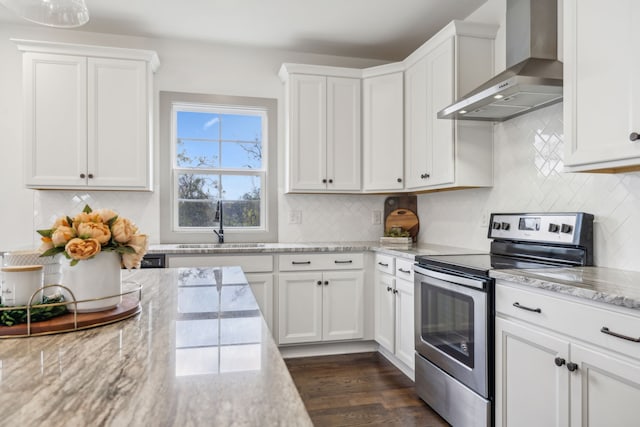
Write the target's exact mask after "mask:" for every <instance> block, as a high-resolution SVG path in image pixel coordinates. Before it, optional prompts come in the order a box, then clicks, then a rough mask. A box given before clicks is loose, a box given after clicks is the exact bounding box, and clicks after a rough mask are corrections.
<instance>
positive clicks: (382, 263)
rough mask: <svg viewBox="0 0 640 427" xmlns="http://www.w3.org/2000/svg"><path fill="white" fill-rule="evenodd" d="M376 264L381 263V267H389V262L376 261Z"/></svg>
mask: <svg viewBox="0 0 640 427" xmlns="http://www.w3.org/2000/svg"><path fill="white" fill-rule="evenodd" d="M378 265H381V266H383V267H389V264H385V263H384V262H378Z"/></svg>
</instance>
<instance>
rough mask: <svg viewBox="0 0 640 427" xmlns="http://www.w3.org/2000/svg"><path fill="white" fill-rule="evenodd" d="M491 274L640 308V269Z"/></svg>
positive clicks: (583, 268) (508, 271) (575, 268)
mask: <svg viewBox="0 0 640 427" xmlns="http://www.w3.org/2000/svg"><path fill="white" fill-rule="evenodd" d="M489 275H490V276H491V277H494V278H496V279H502V280H507V281H510V282H514V283H517V284H520V285H524V286H530V287H533V288H538V289H544V290H547V291H552V292H557V293H559V294H564V295H570V296H573V297H577V298H581V299H587V300H590V301H596V302H600V303H604V304H609V305H614V306H618V307H625V308H631V309H635V310H640V272H636V271H629V270H619V269H614V268H604V267H574V268H539V269H530V270H491V271H490V272H489ZM639 314H640V313H639Z"/></svg>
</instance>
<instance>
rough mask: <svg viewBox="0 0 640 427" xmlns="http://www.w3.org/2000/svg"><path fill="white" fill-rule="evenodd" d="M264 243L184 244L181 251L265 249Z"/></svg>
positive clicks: (180, 246) (180, 245)
mask: <svg viewBox="0 0 640 427" xmlns="http://www.w3.org/2000/svg"><path fill="white" fill-rule="evenodd" d="M264 245H265V244H264V243H182V244H179V245H177V246H178V248H180V249H217V248H264Z"/></svg>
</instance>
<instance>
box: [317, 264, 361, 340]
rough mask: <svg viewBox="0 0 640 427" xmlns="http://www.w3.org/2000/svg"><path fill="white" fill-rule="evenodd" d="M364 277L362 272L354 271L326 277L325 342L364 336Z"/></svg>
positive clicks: (324, 296)
mask: <svg viewBox="0 0 640 427" xmlns="http://www.w3.org/2000/svg"><path fill="white" fill-rule="evenodd" d="M363 276H364V274H363V273H362V272H353V271H341V272H337V271H336V272H334V271H332V272H325V273H324V274H323V284H324V286H323V287H324V289H323V296H322V339H323V340H346V339H354V338H362V337H363V336H364V335H363V309H364V305H363V298H364V294H363V282H364V279H363Z"/></svg>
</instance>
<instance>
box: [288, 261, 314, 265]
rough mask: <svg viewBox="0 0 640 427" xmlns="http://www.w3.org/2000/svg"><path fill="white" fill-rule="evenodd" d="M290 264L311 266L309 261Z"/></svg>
mask: <svg viewBox="0 0 640 427" xmlns="http://www.w3.org/2000/svg"><path fill="white" fill-rule="evenodd" d="M291 264H293V265H305V264H311V261H291Z"/></svg>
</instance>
